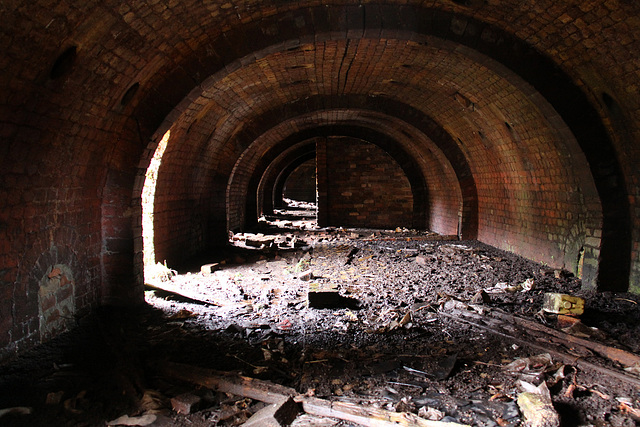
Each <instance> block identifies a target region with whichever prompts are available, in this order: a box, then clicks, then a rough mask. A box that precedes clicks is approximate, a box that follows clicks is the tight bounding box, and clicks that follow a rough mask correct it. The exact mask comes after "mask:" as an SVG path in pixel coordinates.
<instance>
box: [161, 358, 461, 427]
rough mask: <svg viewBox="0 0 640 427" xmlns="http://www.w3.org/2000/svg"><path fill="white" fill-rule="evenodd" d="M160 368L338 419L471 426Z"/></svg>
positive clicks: (376, 426) (210, 373)
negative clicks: (288, 401) (286, 401)
mask: <svg viewBox="0 0 640 427" xmlns="http://www.w3.org/2000/svg"><path fill="white" fill-rule="evenodd" d="M159 370H160V372H162V373H163V374H165V375H167V376H169V377H172V378H176V379H179V380H183V381H188V382H191V383H194V384H198V385H201V386H204V387H207V388H211V389H214V390H217V391H222V392H225V393H231V394H235V395H237V396H243V397H248V398H250V399H255V400H260V401H262V402H266V403H278V402H281V401H282V400H283V399H286V398H288V397H293V399H294V400H295V401H296V402H298V403H300V404H302V409H304V411H305V412H306V413H308V414H311V415H316V416H321V417H331V418H338V419H341V420H345V421H350V422H354V423H358V424H361V425H363V426H366V427H398V426H403V427H465V426H466V427H468V426H467V425H466V424H458V423H449V422H443V421H431V420H425V419H424V418H420V417H418V416H417V415H415V414H412V413H408V412H392V411H387V410H384V409H378V408H374V407H371V406H365V405H358V404H354V403H348V402H332V401H329V400H325V399H319V398H316V397H308V396H303V395H300V394H298V392H297V391H296V390H295V389H293V388H290V387H285V386H282V385H278V384H274V383H271V382H268V381H262V380H257V379H254V378H249V377H244V376H241V375H236V374H230V373H225V372H219V371H215V370H213V369H205V368H199V367H196V366H191V365H184V364H180V363H170V362H165V363H162V364H161V365H159Z"/></svg>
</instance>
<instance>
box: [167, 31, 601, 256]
mask: <svg viewBox="0 0 640 427" xmlns="http://www.w3.org/2000/svg"><path fill="white" fill-rule="evenodd" d="M269 51H271V49H267V52H260V53H259V55H257V56H258V57H259V59H257V60H255V59H254V60H253V61H251V60H247V61H246V62H245V64H244V65H243V66H242V67H240V68H238V69H236V70H233V71H230V72H229V70H225V71H224V72H220V73H217V74H215V75H213V76H212V77H210V78H209V79H207V80H206V81H205V82H204V83H203V84H202V85H201V86H200V87H199V88H197V89H195V90H194V91H193V92H192V94H191V95H190V96H189V97H188V98H187V99H186V100H185V101H184V102H183V103H182V104H181V105H180V107H179V108H178V109H177V110H176V116H175V121H174V123H173V126H174V128H178V129H182V130H183V131H182V132H181V133H180V134H179V135H180V137H178V138H175V139H174V140H175V141H178V142H177V143H175V144H173V145H172V146H171V148H169V149H168V150H167V152H166V153H165V162H167V164H171V161H172V160H171V159H172V158H174V157H175V158H178V159H179V161H178V162H176V169H175V173H173V174H172V173H171V169H170V167H169V166H166V167H165V171H164V173H163V176H164V188H166V189H167V192H168V193H169V192H170V193H171V194H172V195H173V196H171V195H169V194H167V197H182V196H181V195H180V193H179V192H176V191H175V188H176V184H177V183H180V182H182V185H183V187H184V190H185V191H187V189H189V188H199V187H198V185H196V186H195V187H194V186H193V178H192V176H191V175H186V176H185V175H184V174H183V173H182V170H183V169H184V167H185V165H186V166H188V168H190V169H191V168H195V169H197V168H206V169H209V170H210V171H211V172H212V173H213V172H215V173H216V174H219V175H222V176H227V175H229V174H230V168H231V167H232V165H233V164H235V159H237V158H239V157H240V156H242V155H243V153H246V152H247V149H248V148H249V147H251V144H252V143H253V142H254V141H257V140H259V139H260V138H261V135H263V134H264V133H266V132H275V133H276V134H275V137H273V136H272V137H271V139H272V140H273V142H274V143H275V142H277V141H278V140H280V139H284V138H285V137H287V135H288V134H289V133H290V132H291V130H289V131H285V132H284V133H282V131H276V130H275V129H278V123H281V122H284V123H286V122H287V121H288V120H295V121H296V124H295V125H291V128H292V129H294V130H295V129H297V128H299V127H300V126H302V127H304V128H314V127H321V126H325V125H331V124H335V123H339V122H340V121H347V120H353V121H354V122H356V123H358V121H359V120H360V122H359V124H360V125H361V126H364V127H377V126H379V125H377V124H375V121H371V120H369V121H367V120H361V119H359V118H358V116H357V114H355V113H353V114H351V113H350V110H349V109H348V108H346V109H345V108H341V109H338V108H336V107H344V105H341V99H345V98H348V99H350V100H355V99H356V98H357V97H360V98H358V100H357V101H356V102H359V103H356V104H352V105H353V108H354V109H355V108H356V107H357V108H363V105H362V104H360V103H362V102H364V104H365V105H364V108H372V109H374V110H375V109H376V108H377V107H375V106H374V105H375V101H374V102H371V101H370V100H371V99H374V100H375V99H381V100H382V101H381V103H386V104H388V105H395V104H397V103H398V102H400V101H401V102H402V104H404V105H405V106H406V107H405V110H406V109H407V108H409V109H413V110H415V111H417V112H418V113H419V114H422V115H423V116H425V117H427V118H428V119H429V120H431V121H432V122H433V123H435V126H437V128H438V131H440V132H443V133H444V134H446V136H447V137H446V138H442V137H439V138H437V140H438V143H439V144H440V145H443V147H442V151H443V152H445V153H448V155H449V158H448V159H447V161H449V162H451V163H454V164H457V165H458V166H457V169H458V170H459V172H458V179H461V178H462V175H464V174H465V173H467V172H466V171H465V170H468V171H469V172H468V173H470V174H471V175H472V176H473V180H474V182H475V186H476V187H477V192H478V196H477V197H478V198H479V199H480V200H481V201H482V205H481V206H480V209H479V210H480V212H482V213H483V214H481V215H480V218H479V221H480V230H479V232H480V237H481V238H486V236H491V239H497V240H501V241H504V243H505V246H507V247H509V246H512V245H516V244H517V243H519V241H520V240H525V241H526V240H527V239H529V238H530V237H531V235H532V234H535V235H538V236H545V238H547V237H548V236H549V235H551V237H549V239H550V240H557V241H558V245H559V246H558V247H557V248H556V255H557V256H559V257H560V256H562V251H563V250H564V249H565V248H563V247H561V245H565V246H566V245H567V244H569V245H574V246H575V248H574V251H577V250H579V248H580V246H581V243H582V242H579V241H578V242H573V241H570V242H569V243H567V241H568V240H570V238H571V237H570V236H569V237H567V236H559V235H557V234H558V233H557V232H555V231H554V230H553V229H549V228H548V226H547V225H546V224H545V223H544V221H543V220H542V217H543V216H544V215H546V214H547V213H549V212H552V211H553V212H555V211H570V212H572V213H573V215H574V216H573V217H572V218H566V219H565V222H575V227H577V230H578V231H579V232H580V231H583V229H584V227H585V226H586V225H585V224H587V223H592V224H595V223H597V222H598V221H599V220H600V219H599V216H598V213H597V210H598V209H597V207H596V209H595V211H593V212H592V214H593V215H595V216H591V217H589V212H587V210H586V209H585V208H584V203H585V200H586V203H592V205H593V206H596V205H597V199H596V197H597V196H596V192H595V188H594V185H593V181H592V180H591V178H590V176H589V174H588V172H586V171H587V169H588V168H587V166H586V161H585V159H584V156H583V155H582V154H581V150H580V147H579V146H578V144H577V142H576V141H575V138H574V137H573V136H572V134H571V132H570V131H569V129H568V127H567V126H566V125H565V124H564V123H563V122H562V121H561V120H559V117H558V116H557V113H556V112H555V111H554V110H553V108H552V107H551V106H550V105H549V104H548V103H546V102H545V101H544V99H543V97H541V96H540V95H536V92H535V89H534V88H532V87H531V86H529V85H528V84H526V83H525V82H524V81H522V80H521V79H520V78H518V77H517V76H516V75H515V74H513V73H512V72H510V71H509V70H508V69H507V68H505V67H503V66H501V65H500V64H498V63H496V62H494V61H492V60H491V59H489V58H487V57H485V56H483V55H481V54H479V53H478V52H476V51H472V50H470V49H468V48H464V47H461V46H459V45H456V44H454V43H451V42H447V41H443V40H441V39H437V38H433V37H426V36H423V37H422V38H421V39H420V42H416V41H412V40H398V39H396V40H373V39H355V40H349V39H347V40H328V41H324V42H316V43H309V44H303V45H300V46H294V47H291V48H289V49H285V50H282V51H277V52H274V53H268V52H269ZM379 64H385V67H381V66H380V65H379ZM349 97H351V98H349ZM310 98H313V99H319V100H320V101H319V102H318V104H319V105H315V106H314V105H310V103H309V102H307V100H308V99H310ZM363 100H364V101H363ZM394 103H395V104H394ZM346 105H347V106H348V105H349V101H347V104H346ZM323 107H324V109H325V110H328V111H335V112H334V113H333V114H334V116H335V117H338V116H339V117H340V118H339V119H338V121H337V122H336V119H333V118H332V115H331V114H332V113H328V115H327V116H326V117H324V118H323V117H321V116H317V115H316V116H310V118H308V119H307V120H306V121H305V120H300V123H299V124H298V123H297V121H298V119H297V117H300V116H301V115H302V113H304V112H306V111H308V110H309V109H313V108H317V109H321V108H323ZM378 108H379V107H378ZM386 109H387V111H385V113H386V114H387V115H389V116H390V118H389V120H390V121H391V122H392V123H393V121H394V117H395V116H398V118H399V119H400V120H404V114H405V111H403V110H395V111H394V110H393V109H391V108H389V107H387V108H386ZM350 116H352V117H350ZM265 117H267V119H265ZM378 121H381V119H380V118H378ZM389 127H390V128H393V126H389ZM396 127H397V128H402V127H406V126H396ZM396 132H397V131H396ZM427 133H434V132H433V131H431V132H430V130H427ZM429 136H431V135H427V136H423V137H422V139H423V140H430V139H433V138H429ZM429 147H430V145H429V144H416V146H415V147H414V148H413V156H414V157H415V158H420V157H424V156H425V155H427V156H432V154H431V153H430V152H429V149H430V148H429ZM453 151H457V154H458V157H460V156H462V158H461V159H460V158H455V156H454V155H453V154H452V152H453ZM264 152H266V151H265V149H260V150H256V149H255V147H252V155H254V156H255V155H257V156H260V155H261V154H260V153H264ZM421 153H426V154H421ZM567 162H569V163H571V164H573V165H574V166H575V167H574V168H569V169H565V166H566V164H567ZM553 170H557V171H558V172H557V173H555V172H551V173H550V171H553ZM162 183H163V182H162V181H161V182H160V183H159V188H163V187H162V185H161V184H162ZM204 185H205V186H204V187H202V188H203V189H204V193H208V192H209V189H207V187H206V184H204ZM460 185H461V184H459V183H457V184H456V188H452V189H451V191H460V189H459V187H460ZM450 187H451V186H450ZM169 189H170V191H169ZM234 194H236V192H235V191H234ZM238 194H243V195H246V193H238ZM197 197H198V196H197V195H196V198H197ZM476 203H477V202H476ZM238 206H240V205H238V204H237V203H230V205H229V209H230V210H231V211H232V212H237V211H238V209H239V207H238ZM492 208H494V209H492ZM523 224H525V225H524V226H523ZM532 229H533V230H532ZM483 233H484V234H483ZM554 234H555V235H554ZM496 236H497V237H496ZM539 238H540V237H538V239H539ZM535 246H536V242H535V240H533V241H532V242H531V249H530V250H531V253H529V255H530V256H533V257H542V256H544V254H541V253H535V249H533V248H534V247H535ZM547 250H548V248H544V249H542V251H544V252H546V251H547Z"/></svg>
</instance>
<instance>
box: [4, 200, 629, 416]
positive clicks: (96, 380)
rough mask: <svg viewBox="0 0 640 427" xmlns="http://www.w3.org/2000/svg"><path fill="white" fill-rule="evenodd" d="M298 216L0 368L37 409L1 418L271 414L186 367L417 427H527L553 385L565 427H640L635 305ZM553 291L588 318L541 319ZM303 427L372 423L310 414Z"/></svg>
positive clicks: (156, 282)
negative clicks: (196, 378)
mask: <svg viewBox="0 0 640 427" xmlns="http://www.w3.org/2000/svg"><path fill="white" fill-rule="evenodd" d="M302 207H303V208H309V206H302ZM296 208H297V209H294V210H288V211H280V212H278V213H279V214H280V215H279V216H278V217H270V218H265V221H263V222H262V226H263V229H262V230H260V231H261V233H251V234H249V233H247V234H237V235H233V236H231V239H230V242H231V245H230V246H229V248H228V250H227V251H226V252H225V253H217V254H212V255H210V256H206V257H203V258H201V259H199V260H197V262H195V263H193V264H192V265H191V266H186V267H184V268H183V269H178V271H177V273H178V274H174V272H171V271H170V270H167V269H162V268H158V269H157V270H156V272H155V273H156V274H155V278H154V279H150V280H149V282H150V284H151V285H153V287H149V288H148V290H147V291H146V299H147V302H148V307H145V308H143V309H139V310H136V311H124V310H121V309H110V308H103V309H101V310H100V312H99V313H98V314H97V315H95V316H92V317H90V318H86V319H81V320H79V325H78V327H77V328H76V329H75V330H74V331H72V332H70V333H67V334H65V335H64V336H62V337H60V338H59V339H56V340H55V341H53V342H50V343H47V344H44V345H43V346H41V347H40V348H38V349H36V350H35V351H32V352H29V353H26V354H24V355H23V356H21V357H20V359H18V360H16V361H15V362H13V363H11V364H9V365H6V366H3V367H1V369H2V376H1V379H0V396H1V397H0V403H1V404H0V408H11V407H26V408H29V409H31V413H30V414H18V413H13V414H7V415H5V416H3V417H1V418H0V423H3V424H7V425H68V426H92V425H96V426H97V425H101V426H104V425H154V426H160V425H167V426H173V425H177V426H211V425H220V426H232V425H242V424H243V423H244V422H246V421H247V420H248V419H249V418H250V417H251V416H252V415H253V414H254V413H256V412H257V411H259V410H260V409H262V408H263V407H265V405H266V404H265V403H263V402H260V401H258V400H256V399H250V398H247V397H246V396H240V395H232V394H229V393H222V392H216V391H215V390H212V389H210V388H208V387H203V386H202V385H197V384H195V383H194V382H193V381H185V379H184V378H182V379H179V378H176V377H175V376H172V375H169V374H167V373H166V371H165V370H163V369H162V366H165V365H166V364H167V363H178V364H180V365H172V366H174V367H176V366H177V367H178V368H177V369H178V370H179V369H180V367H184V369H191V368H194V369H197V368H206V369H209V370H211V371H207V372H212V373H214V374H215V373H217V372H220V371H224V372H233V373H238V374H241V375H243V376H246V377H250V378H253V379H256V380H263V381H267V382H268V383H273V384H278V385H283V386H286V387H289V388H290V389H295V392H296V393H298V394H299V396H300V399H305V398H306V399H310V398H318V399H322V401H330V402H342V403H345V404H348V405H351V406H352V407H355V408H364V409H365V410H368V409H370V410H372V411H374V410H380V411H388V412H391V413H397V412H400V413H406V414H413V415H412V416H409V415H407V417H408V418H407V420H409V421H407V423H409V424H405V425H426V424H420V420H433V421H440V422H441V423H446V422H450V423H459V424H463V425H478V426H520V425H525V424H524V423H525V413H526V410H527V409H526V405H525V407H523V406H522V405H523V403H522V396H523V393H525V392H527V391H528V392H533V393H537V392H541V393H546V392H545V391H544V389H545V388H546V389H548V396H549V397H550V399H551V402H552V406H551V408H550V409H549V408H547V409H549V410H551V411H552V412H553V414H552V415H553V416H556V417H557V419H558V420H559V423H560V425H563V426H581V425H585V426H586V425H594V426H604V425H613V426H634V425H637V423H638V420H640V386H639V385H640V377H639V376H638V372H639V371H640V365H637V364H634V361H635V359H634V358H638V356H637V354H638V352H639V351H640V339H639V338H638V337H639V336H640V307H639V304H638V302H640V298H639V297H638V296H635V295H630V294H611V293H604V294H591V293H587V292H584V291H581V289H580V280H579V279H577V278H575V277H573V276H572V275H571V274H568V273H566V272H562V271H557V270H555V271H554V270H551V269H548V268H545V267H544V266H542V265H540V264H536V263H533V262H531V261H527V260H524V259H522V258H520V257H517V256H514V255H512V254H509V253H506V252H502V251H498V250H496V249H495V248H492V247H489V246H486V245H483V244H480V243H478V242H471V241H469V242H467V241H454V240H442V238H443V236H437V235H434V234H433V233H426V232H416V231H411V230H401V229H398V230H390V231H380V230H378V231H375V230H362V229H335V228H330V229H318V228H317V227H315V225H314V223H313V220H312V218H311V216H309V211H308V210H301V209H300V206H297V207H296ZM449 238H451V237H449ZM202 266H205V267H202ZM160 288H164V290H162V289H160ZM556 292H557V293H563V294H570V295H572V296H578V297H582V298H584V300H585V311H584V314H582V315H581V316H579V317H578V318H577V320H579V321H578V322H576V319H573V320H572V318H571V317H568V318H567V317H563V316H558V315H556V314H553V313H548V312H544V311H542V310H541V309H542V307H543V302H544V301H543V300H544V297H545V294H547V293H556ZM552 330H553V331H557V332H558V334H556V335H553V334H551V332H550V331H552ZM572 337H573V338H572ZM590 343H591V344H593V343H595V344H596V345H595V346H593V345H591V346H590ZM598 344H599V345H600V347H598V346H597V345H598ZM614 348H616V349H619V350H614ZM621 354H622V355H623V356H624V357H622V358H621V356H620V355H621ZM625 357H626V359H625ZM639 360H640V359H639ZM543 384H544V385H543ZM540 390H543V391H540ZM519 397H520V399H521V402H520V405H519V404H518V400H519ZM179 411H180V412H179ZM18 412H19V411H18ZM186 412H188V413H186ZM123 416H125V418H122V417H123ZM127 417H128V418H127ZM412 417H413V418H412ZM372 420H373V418H372ZM411 420H413V421H411ZM416 420H418V421H416ZM372 422H373V421H372ZM410 422H414V424H410ZM145 423H147V424H145ZM293 425H297V426H351V425H353V426H355V425H360V424H359V423H355V422H353V421H349V420H348V418H347V419H339V418H334V417H327V416H318V415H317V414H316V415H314V414H310V413H304V411H301V413H300V415H298V416H297V417H296V418H295V420H294V421H293ZM371 425H373V424H371ZM443 425H446V424H443Z"/></svg>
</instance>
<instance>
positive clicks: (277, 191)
mask: <svg viewBox="0 0 640 427" xmlns="http://www.w3.org/2000/svg"><path fill="white" fill-rule="evenodd" d="M315 157H316V145H315V142H314V141H306V142H303V143H302V144H300V145H296V146H293V147H291V148H290V149H288V150H286V151H285V152H283V153H282V154H281V155H280V156H278V157H277V158H276V159H275V160H274V161H273V162H272V163H271V164H270V165H269V167H268V168H267V169H266V170H265V172H264V174H263V176H262V179H261V180H260V185H259V187H258V206H259V207H260V208H259V213H263V214H272V213H273V208H274V207H282V206H283V201H282V190H283V187H284V181H285V180H286V177H287V176H289V174H290V173H291V172H292V171H293V169H295V168H296V167H297V166H298V165H300V164H302V163H304V162H306V161H308V160H311V159H315Z"/></svg>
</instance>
